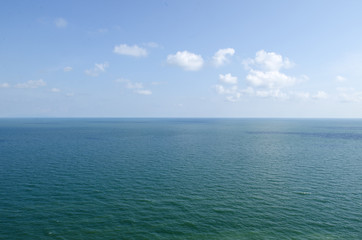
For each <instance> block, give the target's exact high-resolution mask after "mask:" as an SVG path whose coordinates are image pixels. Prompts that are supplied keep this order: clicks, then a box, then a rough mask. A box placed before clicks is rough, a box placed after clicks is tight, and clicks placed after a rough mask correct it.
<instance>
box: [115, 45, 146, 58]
mask: <svg viewBox="0 0 362 240" xmlns="http://www.w3.org/2000/svg"><path fill="white" fill-rule="evenodd" d="M113 52H114V53H117V54H120V55H128V56H132V57H145V56H147V50H146V49H144V48H141V47H139V46H137V45H133V46H128V45H127V44H120V45H118V46H115V47H114V50H113Z"/></svg>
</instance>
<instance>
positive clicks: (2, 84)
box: [0, 83, 10, 88]
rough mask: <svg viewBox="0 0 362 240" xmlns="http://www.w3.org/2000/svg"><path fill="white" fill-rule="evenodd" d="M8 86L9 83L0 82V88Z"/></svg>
mask: <svg viewBox="0 0 362 240" xmlns="http://www.w3.org/2000/svg"><path fill="white" fill-rule="evenodd" d="M8 87H10V85H9V83H1V84H0V88H8Z"/></svg>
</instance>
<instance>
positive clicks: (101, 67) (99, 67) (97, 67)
mask: <svg viewBox="0 0 362 240" xmlns="http://www.w3.org/2000/svg"><path fill="white" fill-rule="evenodd" d="M108 67H109V65H108V63H107V62H105V63H95V64H94V68H93V69H87V70H85V71H84V73H85V74H87V75H89V76H92V77H97V76H98V75H99V74H100V73H102V72H105V71H106V68H108Z"/></svg>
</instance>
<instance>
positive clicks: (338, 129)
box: [0, 119, 362, 239]
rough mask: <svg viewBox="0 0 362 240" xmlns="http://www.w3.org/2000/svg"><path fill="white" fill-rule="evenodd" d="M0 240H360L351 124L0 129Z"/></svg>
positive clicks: (6, 122) (197, 122) (110, 122)
mask: <svg viewBox="0 0 362 240" xmlns="http://www.w3.org/2000/svg"><path fill="white" fill-rule="evenodd" d="M0 153H1V155H0V239H362V120H285V119H274V120H273V119H2V120H0Z"/></svg>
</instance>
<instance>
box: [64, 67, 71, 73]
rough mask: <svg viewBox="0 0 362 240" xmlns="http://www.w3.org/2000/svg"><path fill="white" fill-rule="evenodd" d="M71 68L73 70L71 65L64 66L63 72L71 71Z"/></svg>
mask: <svg viewBox="0 0 362 240" xmlns="http://www.w3.org/2000/svg"><path fill="white" fill-rule="evenodd" d="M72 70H73V68H72V67H65V68H64V69H63V71H64V72H70V71H72Z"/></svg>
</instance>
